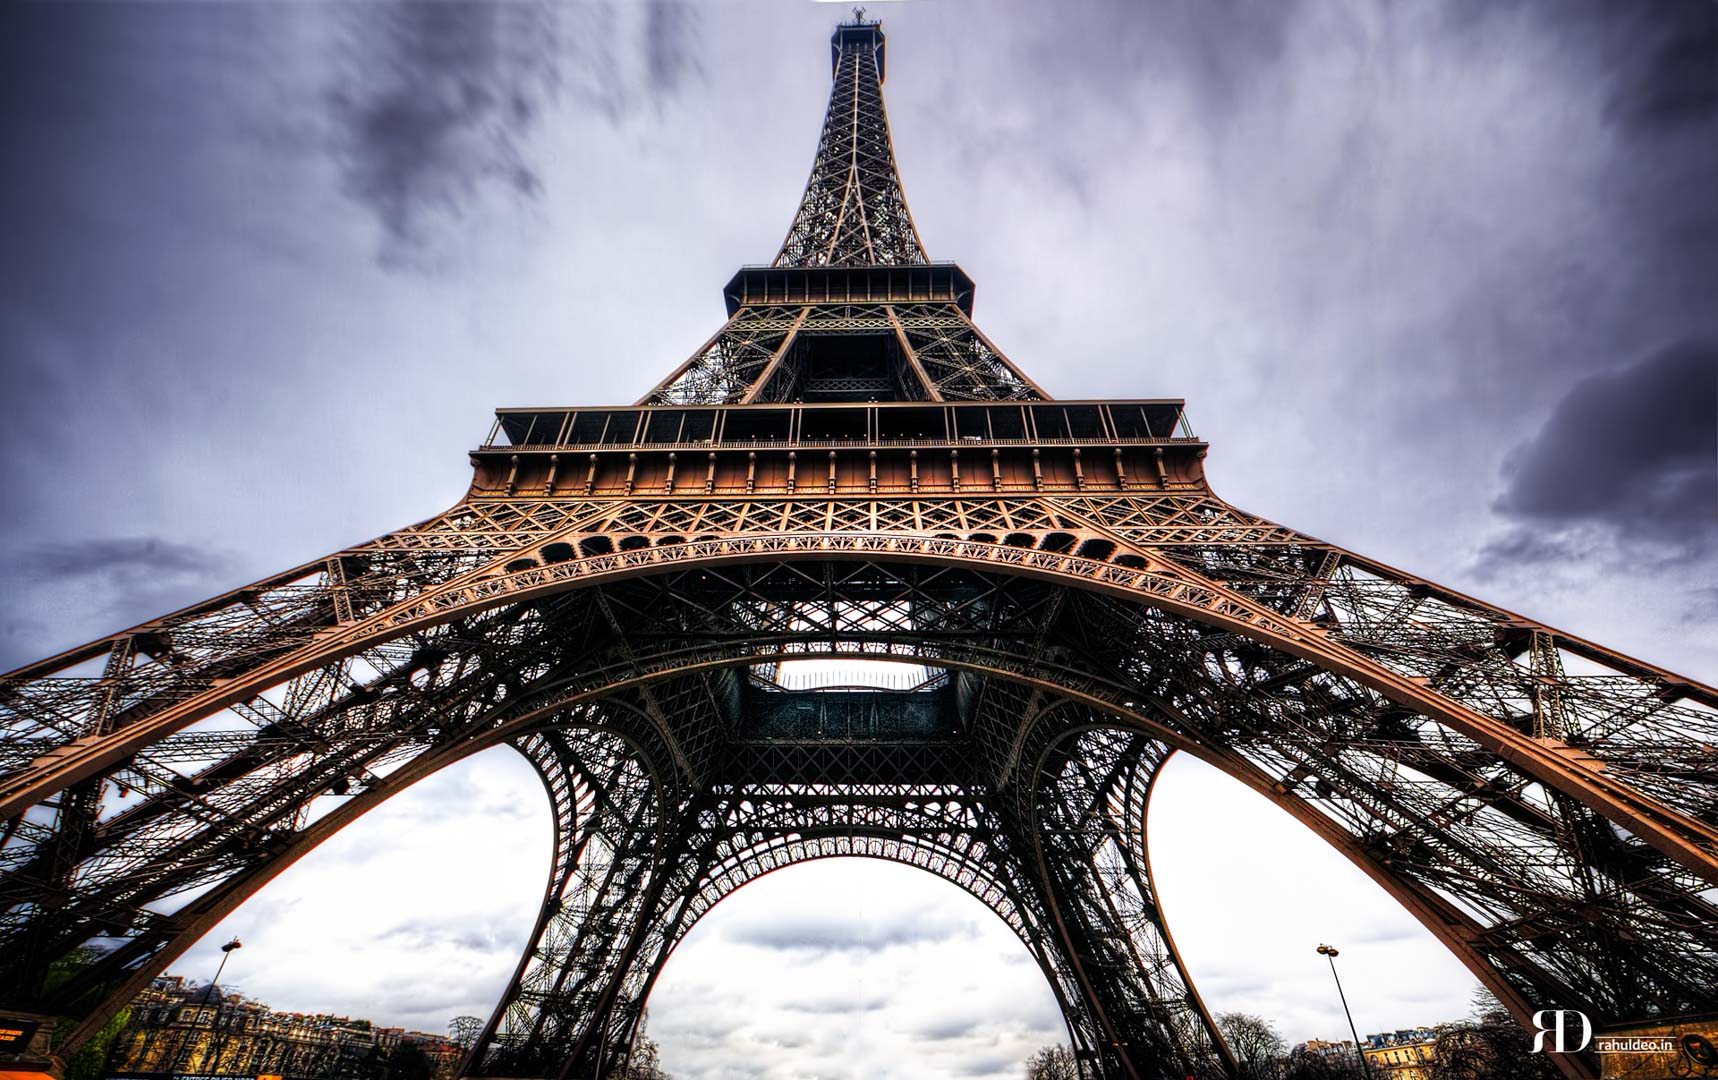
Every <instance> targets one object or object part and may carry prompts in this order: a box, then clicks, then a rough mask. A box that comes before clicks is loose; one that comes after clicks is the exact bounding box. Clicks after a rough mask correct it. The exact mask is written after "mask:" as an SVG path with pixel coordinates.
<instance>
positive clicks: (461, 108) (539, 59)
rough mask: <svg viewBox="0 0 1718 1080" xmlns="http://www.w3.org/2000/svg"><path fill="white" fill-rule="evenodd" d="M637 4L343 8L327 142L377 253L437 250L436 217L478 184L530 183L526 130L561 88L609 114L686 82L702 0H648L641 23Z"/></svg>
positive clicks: (533, 177) (482, 190) (477, 196)
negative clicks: (370, 215)
mask: <svg viewBox="0 0 1718 1080" xmlns="http://www.w3.org/2000/svg"><path fill="white" fill-rule="evenodd" d="M633 14H634V12H633V11H632V9H631V8H630V7H629V8H627V9H625V10H622V11H617V10H616V8H615V6H614V5H612V4H590V5H580V6H578V7H575V8H570V9H564V8H562V7H561V6H559V5H553V4H546V3H525V2H521V3H505V4H493V3H474V2H434V0H416V2H410V3H398V4H384V5H374V6H365V7H362V8H358V9H355V10H354V11H352V12H350V13H348V17H347V25H346V32H345V40H344V47H343V53H344V55H343V57H342V61H343V62H342V65H341V70H340V72H339V74H338V76H337V79H336V85H335V86H334V87H333V88H332V89H331V90H330V91H329V93H328V105H329V109H330V112H331V116H332V119H333V122H334V134H333V145H334V151H335V154H336V156H337V159H338V161H339V163H340V168H341V173H342V178H343V186H344V189H345V191H346V192H347V194H348V195H350V196H351V197H353V198H354V199H356V200H358V201H359V202H361V203H362V204H364V205H365V206H368V207H370V208H371V209H372V210H373V211H374V213H375V214H376V217H377V220H378V221H379V223H380V224H381V226H382V230H383V243H382V246H381V250H380V256H381V261H382V263H383V265H385V266H401V265H420V266H421V265H425V264H426V263H432V262H434V261H435V259H436V258H437V256H438V255H439V254H440V250H441V249H440V245H438V243H437V234H436V230H437V228H438V227H439V226H442V225H445V224H446V223H447V222H448V221H449V220H451V219H457V218H459V217H461V216H462V215H465V214H466V213H468V212H469V211H470V210H472V209H473V208H474V207H475V206H477V205H478V204H479V203H480V202H481V201H482V200H483V199H484V198H485V197H486V196H489V195H491V194H494V193H504V194H511V195H512V196H514V197H517V198H527V199H529V198H535V197H536V196H538V195H539V194H540V193H541V191H542V188H543V183H544V181H543V177H542V172H541V168H540V166H539V165H538V164H537V163H536V162H535V161H534V160H533V156H532V152H531V140H532V136H533V134H534V130H535V128H536V127H537V124H538V122H539V120H540V119H541V116H542V114H543V112H544V110H545V108H547V107H548V106H549V105H550V104H551V103H552V102H553V101H554V100H555V99H556V98H557V97H559V96H561V95H563V94H565V95H567V96H569V97H570V98H572V99H573V100H575V101H576V102H578V103H579V104H582V105H584V106H587V107H589V108H591V109H594V110H595V111H596V112H598V113H600V114H602V115H604V116H606V117H607V118H608V119H609V120H610V121H611V122H615V121H618V120H619V119H620V118H621V117H622V116H624V115H625V114H626V113H627V112H628V111H629V110H630V109H631V108H632V107H633V106H634V105H635V104H636V103H637V102H638V101H640V100H654V101H659V100H662V99H663V98H666V97H668V96H671V95H673V94H675V93H678V92H679V91H680V90H681V89H682V87H683V86H684V85H685V83H686V81H687V79H688V78H689V77H690V76H691V74H692V73H694V72H695V71H696V63H695V59H694V57H693V55H692V50H691V37H692V34H693V32H694V30H695V29H696V22H695V20H696V16H697V13H696V12H695V11H694V10H692V9H691V8H690V7H689V6H686V5H684V4H680V3H667V2H652V3H649V4H647V5H645V6H644V7H643V10H642V16H641V18H642V24H641V25H639V26H636V27H635V26H634V25H633V23H634V20H633V18H632V15H633ZM634 54H637V55H636V58H635V55H634ZM635 67H636V68H642V74H639V75H636V76H635V75H634V74H633V69H634V68H635ZM570 179H571V178H569V180H570Z"/></svg>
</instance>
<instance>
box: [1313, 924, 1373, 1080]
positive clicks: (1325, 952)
mask: <svg viewBox="0 0 1718 1080" xmlns="http://www.w3.org/2000/svg"><path fill="white" fill-rule="evenodd" d="M1318 955H1320V956H1322V957H1324V958H1325V959H1326V960H1329V961H1330V977H1331V978H1333V979H1335V980H1336V996H1337V997H1338V998H1340V999H1341V1000H1342V1014H1343V1015H1344V1016H1346V1017H1348V1033H1349V1034H1350V1035H1352V1036H1354V1052H1355V1053H1356V1054H1359V1055H1360V1071H1361V1072H1363V1073H1365V1074H1366V1080H1372V1063H1371V1062H1369V1061H1367V1060H1366V1051H1365V1050H1364V1049H1362V1048H1361V1046H1360V1032H1358V1031H1356V1030H1355V1028H1354V1014H1353V1013H1352V1012H1349V1011H1348V995H1347V994H1344V993H1343V992H1342V978H1341V976H1339V975H1337V974H1336V957H1337V951H1336V948H1335V947H1334V946H1331V945H1320V946H1319V947H1318Z"/></svg>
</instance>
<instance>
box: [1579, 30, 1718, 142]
mask: <svg viewBox="0 0 1718 1080" xmlns="http://www.w3.org/2000/svg"><path fill="white" fill-rule="evenodd" d="M1604 15H1605V17H1606V18H1609V19H1613V20H1616V21H1618V22H1628V23H1632V24H1634V26H1633V27H1631V28H1630V29H1631V30H1632V32H1630V33H1625V34H1620V35H1611V40H1613V41H1617V42H1620V43H1621V47H1622V48H1624V49H1626V50H1628V52H1629V54H1630V55H1628V56H1627V58H1626V61H1625V66H1624V70H1623V72H1622V75H1621V77H1620V78H1619V79H1618V80H1617V84H1616V87H1615V90H1614V93H1613V96H1612V98H1611V102H1610V112H1611V115H1612V116H1613V117H1614V118H1615V119H1617V120H1618V121H1619V122H1621V123H1623V124H1624V125H1625V126H1627V127H1629V128H1631V129H1633V130H1636V131H1640V132H1646V133H1656V132H1660V131H1663V130H1666V129H1670V128H1678V127H1682V126H1685V125H1688V124H1695V125H1702V124H1709V123H1711V121H1712V117H1713V114H1714V113H1715V112H1718V73H1715V72H1714V70H1713V63H1714V57H1718V5H1714V4H1709V3H1671V4H1654V5H1633V4H1612V5H1607V10H1606V11H1605V12H1604Z"/></svg>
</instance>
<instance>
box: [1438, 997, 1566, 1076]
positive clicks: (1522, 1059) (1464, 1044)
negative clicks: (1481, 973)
mask: <svg viewBox="0 0 1718 1080" xmlns="http://www.w3.org/2000/svg"><path fill="white" fill-rule="evenodd" d="M1556 1076H1557V1067H1556V1066H1555V1065H1554V1064H1552V1062H1551V1057H1550V1055H1549V1054H1536V1053H1534V1052H1533V1044H1532V1040H1531V1039H1529V1038H1528V1035H1527V1033H1526V1032H1525V1031H1523V1030H1521V1026H1520V1025H1519V1024H1517V1023H1516V1022H1515V1020H1514V1018H1513V1017H1511V1016H1510V1015H1509V1012H1508V1010H1506V1009H1505V1008H1504V1007H1503V1006H1502V1004H1500V1003H1499V1002H1498V1000H1497V999H1496V998H1495V997H1492V996H1491V995H1490V994H1488V993H1486V992H1485V991H1484V990H1481V991H1479V992H1478V993H1476V994H1474V997H1473V1013H1472V1015H1471V1016H1470V1017H1469V1018H1468V1019H1467V1020H1463V1021H1460V1022H1458V1023H1454V1024H1440V1025H1439V1026H1438V1028H1437V1041H1436V1042H1434V1043H1433V1044H1432V1067H1431V1080H1553V1078H1555V1077H1556Z"/></svg>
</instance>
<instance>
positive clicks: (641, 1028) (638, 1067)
mask: <svg viewBox="0 0 1718 1080" xmlns="http://www.w3.org/2000/svg"><path fill="white" fill-rule="evenodd" d="M649 1023H650V1011H649V1010H648V1009H646V1010H645V1011H644V1014H643V1015H641V1016H640V1017H639V1018H638V1033H637V1034H636V1035H634V1036H633V1039H632V1052H631V1053H630V1054H628V1055H627V1062H626V1068H624V1069H622V1070H621V1071H620V1073H619V1074H618V1076H619V1077H624V1078H625V1080H673V1078H672V1077H670V1076H669V1075H668V1073H666V1072H665V1071H663V1068H662V1051H661V1049H660V1048H659V1047H658V1046H657V1045H656V1040H655V1039H652V1038H651V1037H650V1032H649V1031H647V1030H646V1026H647V1025H648V1024H649Z"/></svg>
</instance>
